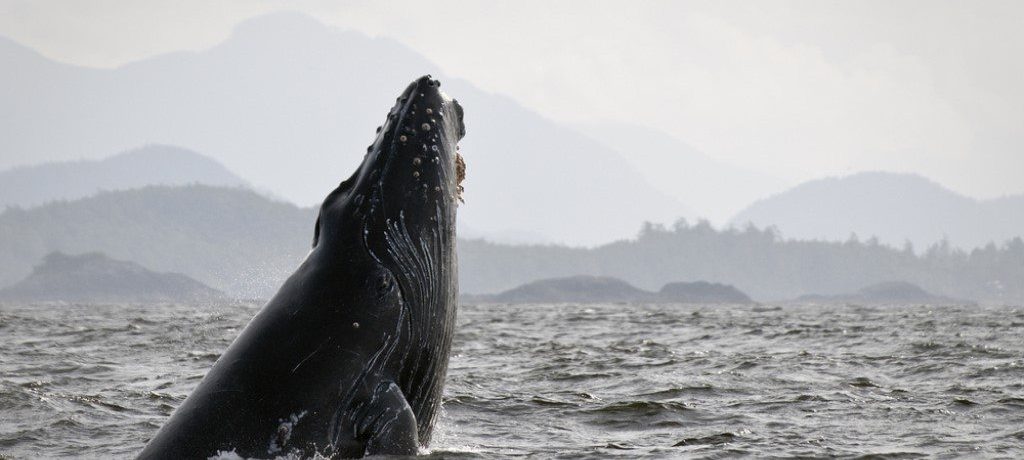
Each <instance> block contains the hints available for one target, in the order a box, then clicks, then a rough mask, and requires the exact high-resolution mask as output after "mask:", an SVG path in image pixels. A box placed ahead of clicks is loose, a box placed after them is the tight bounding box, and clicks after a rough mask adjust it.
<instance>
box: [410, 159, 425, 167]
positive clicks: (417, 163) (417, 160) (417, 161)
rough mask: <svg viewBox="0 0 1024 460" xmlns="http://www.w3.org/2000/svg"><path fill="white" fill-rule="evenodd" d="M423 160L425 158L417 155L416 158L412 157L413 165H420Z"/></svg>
mask: <svg viewBox="0 0 1024 460" xmlns="http://www.w3.org/2000/svg"><path fill="white" fill-rule="evenodd" d="M422 162H423V160H421V159H420V157H416V158H413V159H412V165H413V166H419V165H420V163H422Z"/></svg>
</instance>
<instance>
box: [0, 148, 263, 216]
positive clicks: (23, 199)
mask: <svg viewBox="0 0 1024 460" xmlns="http://www.w3.org/2000/svg"><path fill="white" fill-rule="evenodd" d="M192 183H195V184H206V185H219V186H228V187H245V186H247V184H246V182H245V181H244V180H242V179H241V178H239V177H238V176H236V175H234V174H233V173H232V172H231V171H228V170H227V168H225V167H224V166H223V165H221V164H220V163H218V162H217V161H215V160H213V159H211V158H209V157H206V156H203V155H201V154H198V153H196V152H193V151H191V150H187V149H183V148H180V147H174V146H169V145H147V146H144V147H139V148H136V149H132V150H129V151H127V152H122V153H119V154H117V155H114V156H111V157H108V158H105V159H103V160H79V161H68V162H57V163H44V164H40V165H35V166H21V167H15V168H13V169H9V170H7V171H0V209H2V208H4V207H6V206H20V207H31V206H37V205H40V204H43V203H47V202H50V201H54V200H74V199H77V198H82V197H86V196H90V195H93V194H95V193H97V192H99V191H102V190H125V189H132V188H139V187H144V186H147V185H185V184H192Z"/></svg>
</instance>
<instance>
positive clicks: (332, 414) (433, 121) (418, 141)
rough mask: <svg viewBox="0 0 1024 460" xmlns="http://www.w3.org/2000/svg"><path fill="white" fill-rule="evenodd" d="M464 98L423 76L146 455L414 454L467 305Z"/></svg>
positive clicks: (423, 441) (437, 400)
mask: <svg viewBox="0 0 1024 460" xmlns="http://www.w3.org/2000/svg"><path fill="white" fill-rule="evenodd" d="M464 134H465V127H464V125H463V122H462V107H461V106H460V105H459V104H458V102H457V101H455V100H453V99H450V98H449V97H448V96H447V95H445V94H444V93H443V92H441V90H440V83H439V82H437V81H436V80H433V79H431V78H430V76H429V75H428V76H424V77H422V78H420V79H418V80H416V81H414V82H413V83H412V84H410V85H409V87H408V88H407V89H406V90H405V91H404V92H403V93H402V94H401V96H399V98H398V101H397V103H396V104H395V106H394V107H393V108H392V109H391V111H390V112H389V113H388V115H387V120H386V121H385V122H384V125H383V126H381V127H380V128H378V130H377V137H376V139H375V140H374V142H373V144H372V145H370V147H369V148H368V150H367V153H366V157H365V158H364V160H363V163H362V165H361V166H360V167H359V168H358V169H357V170H356V172H355V173H354V174H353V175H352V176H351V177H349V178H348V179H347V180H345V181H344V182H342V183H341V185H339V186H338V188H337V189H335V190H334V191H333V192H331V193H330V194H329V195H328V196H327V198H326V199H325V200H324V202H323V205H321V207H320V215H319V217H318V218H317V221H316V224H315V227H314V233H313V247H312V250H311V251H310V253H309V255H308V256H307V257H306V259H305V261H303V262H302V264H301V265H300V266H299V267H298V269H297V270H296V271H295V273H294V274H293V275H292V276H291V277H290V278H288V280H287V281H285V283H284V285H282V286H281V289H280V291H278V293H277V294H276V295H275V296H274V297H273V298H272V299H271V300H270V302H268V303H267V305H266V306H265V307H263V309H262V310H261V311H260V312H259V313H258V314H257V315H256V316H255V317H254V318H253V319H252V321H250V323H249V325H248V326H246V328H245V330H243V331H242V333H241V334H240V335H239V336H238V338H237V339H236V340H235V341H234V342H233V343H232V344H231V346H230V347H228V349H227V351H225V352H224V354H223V355H221V357H220V358H219V359H218V360H217V362H216V364H214V366H213V368H212V369H211V370H210V371H209V373H208V374H207V375H206V376H205V377H204V378H203V380H202V381H201V382H200V383H199V385H198V386H197V387H196V389H195V390H194V391H193V392H192V394H191V395H190V396H189V397H188V398H187V399H186V400H185V401H184V402H183V403H182V404H181V406H180V407H178V409H177V410H176V411H175V412H174V414H173V415H172V416H171V417H170V419H169V420H168V421H167V423H166V424H165V425H164V426H163V427H162V428H161V429H160V431H159V432H158V433H157V434H156V436H154V437H153V438H152V439H151V440H150V441H149V443H148V444H147V445H146V447H145V449H144V450H143V451H142V453H141V454H140V455H139V458H141V459H190V458H207V457H209V456H214V455H217V454H218V452H220V453H224V452H234V453H235V454H237V455H240V456H242V457H257V458H273V457H276V456H281V455H298V456H310V455H314V454H319V455H322V456H325V457H328V458H351V457H362V456H364V455H373V454H391V455H412V454H416V453H417V451H418V449H419V448H420V447H421V446H426V445H427V443H428V442H429V440H430V434H431V431H432V428H433V425H434V422H435V420H436V419H437V415H438V410H439V407H440V404H441V392H442V387H443V384H444V379H445V374H446V372H447V367H448V355H449V351H450V349H451V342H452V333H453V327H454V323H455V314H456V306H457V304H456V297H457V285H456V283H457V280H456V257H455V216H456V208H457V200H459V199H460V193H461V185H460V184H459V183H460V181H461V178H462V176H463V174H464V166H463V163H462V159H461V156H459V155H458V152H457V149H458V146H457V144H458V141H459V140H460V139H461V138H462V136H463V135H464Z"/></svg>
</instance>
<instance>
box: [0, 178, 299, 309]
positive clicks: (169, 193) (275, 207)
mask: <svg viewBox="0 0 1024 460" xmlns="http://www.w3.org/2000/svg"><path fill="white" fill-rule="evenodd" d="M315 220H316V211H315V210H314V209H301V208H298V207H296V206H295V205H292V204H288V203H282V202H275V201H272V200H270V199H268V198H265V197H263V196H261V195H258V194H256V193H255V192H253V191H251V190H247V189H240V188H221V187H210V186H205V185H190V186H184V187H159V186H153V187H146V188H141V189H135V190H126V191H117V192H102V193H100V194H98V195H96V196H93V197H90V198H85V199H81V200H77V201H69V202H63V201H59V202H53V203H50V204H46V205H43V206H39V207H36V208H32V209H27V210H26V209H18V208H10V209H8V210H7V211H5V212H3V213H2V214H0V286H7V285H11V284H13V283H15V282H17V281H18V280H20V279H22V278H24V277H26V276H28V275H29V274H30V272H31V271H32V267H33V266H34V265H35V264H36V263H38V261H39V260H40V259H42V258H43V257H44V256H45V255H46V254H49V253H51V252H54V251H60V252H64V253H69V254H79V253H86V252H102V253H103V254H106V255H107V256H109V257H112V258H114V259H118V260H124V261H131V262H135V263H137V264H139V265H141V266H143V267H146V268H148V269H150V270H155V271H158V272H174V273H183V274H186V275H188V276H190V277H192V278H195V279H196V280H198V281H200V282H202V283H204V284H206V285H208V286H211V287H213V288H216V289H219V290H221V291H224V292H226V293H228V294H230V295H233V296H237V297H242V298H263V297H267V296H269V295H271V294H273V293H274V292H275V291H276V290H277V288H278V286H279V285H280V283H281V281H283V280H284V279H285V277H287V276H288V275H290V274H291V273H292V272H293V271H294V270H295V267H297V266H298V264H299V263H300V262H301V261H302V258H303V257H304V256H305V255H306V253H307V252H309V247H310V244H311V241H312V237H313V222H314V221H315Z"/></svg>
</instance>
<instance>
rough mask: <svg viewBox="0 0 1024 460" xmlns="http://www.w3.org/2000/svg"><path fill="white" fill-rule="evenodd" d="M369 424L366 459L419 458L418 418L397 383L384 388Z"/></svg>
mask: <svg viewBox="0 0 1024 460" xmlns="http://www.w3.org/2000/svg"><path fill="white" fill-rule="evenodd" d="M366 421H367V424H366V425H365V428H364V430H365V432H366V433H367V434H368V435H369V440H368V441H367V442H366V455H416V453H417V452H418V451H419V445H420V440H419V434H418V433H419V430H418V429H417V425H416V414H415V413H413V410H412V407H410V406H409V401H407V400H406V399H405V395H403V394H402V389H401V388H399V387H398V385H396V384H394V383H393V382H392V383H390V384H387V385H386V386H385V384H381V391H379V392H378V394H377V395H374V398H373V400H372V402H371V403H370V406H369V407H368V408H367V414H366Z"/></svg>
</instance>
